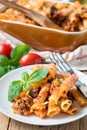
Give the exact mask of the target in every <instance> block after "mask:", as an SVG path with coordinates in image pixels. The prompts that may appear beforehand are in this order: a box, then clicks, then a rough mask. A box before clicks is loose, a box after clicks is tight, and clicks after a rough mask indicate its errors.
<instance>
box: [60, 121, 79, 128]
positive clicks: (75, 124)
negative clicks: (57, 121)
mask: <svg viewBox="0 0 87 130" xmlns="http://www.w3.org/2000/svg"><path fill="white" fill-rule="evenodd" d="M59 130H79V120H77V121H74V122H72V123H68V124H65V125H60V126H59Z"/></svg>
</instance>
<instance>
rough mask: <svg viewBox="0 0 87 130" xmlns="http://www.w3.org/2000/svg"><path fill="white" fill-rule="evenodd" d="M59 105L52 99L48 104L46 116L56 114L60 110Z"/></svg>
mask: <svg viewBox="0 0 87 130" xmlns="http://www.w3.org/2000/svg"><path fill="white" fill-rule="evenodd" d="M60 110H61V109H60V106H58V105H57V104H55V102H54V101H50V102H49V104H48V112H47V116H49V117H52V116H55V115H57V114H58V113H59V112H60Z"/></svg>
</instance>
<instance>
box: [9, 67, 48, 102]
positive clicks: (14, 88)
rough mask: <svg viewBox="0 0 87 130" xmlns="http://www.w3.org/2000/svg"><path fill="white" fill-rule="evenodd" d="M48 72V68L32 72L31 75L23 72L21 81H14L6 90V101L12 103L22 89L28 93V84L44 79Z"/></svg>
mask: <svg viewBox="0 0 87 130" xmlns="http://www.w3.org/2000/svg"><path fill="white" fill-rule="evenodd" d="M48 72H49V69H48V68H40V69H38V70H36V71H34V72H33V73H32V74H30V75H29V74H28V73H27V72H24V73H23V74H22V81H21V80H15V81H13V82H12V83H11V84H10V86H9V90H8V100H9V101H12V100H13V99H14V98H15V97H16V96H18V95H19V94H20V93H21V92H22V90H23V87H24V88H25V89H26V90H27V91H29V89H30V84H31V83H32V82H38V81H40V80H41V79H43V78H45V77H46V76H47V74H48Z"/></svg>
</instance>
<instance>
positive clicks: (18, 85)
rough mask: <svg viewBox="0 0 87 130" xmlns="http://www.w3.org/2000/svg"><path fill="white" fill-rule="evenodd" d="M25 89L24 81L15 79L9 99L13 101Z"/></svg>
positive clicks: (10, 89)
mask: <svg viewBox="0 0 87 130" xmlns="http://www.w3.org/2000/svg"><path fill="white" fill-rule="evenodd" d="M22 90H23V82H22V81H20V80H16V81H13V82H12V83H11V84H10V86H9V90H8V100H9V101H12V100H13V99H14V98H15V97H16V96H18V95H19V94H20V93H21V92H22Z"/></svg>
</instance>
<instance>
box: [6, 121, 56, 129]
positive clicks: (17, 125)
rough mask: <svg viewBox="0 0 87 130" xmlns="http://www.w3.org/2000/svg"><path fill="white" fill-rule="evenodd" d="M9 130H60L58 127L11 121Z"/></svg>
mask: <svg viewBox="0 0 87 130" xmlns="http://www.w3.org/2000/svg"><path fill="white" fill-rule="evenodd" d="M8 130H58V126H35V125H28V124H24V123H21V122H18V121H15V120H13V119H11V122H10V124H9V129H8Z"/></svg>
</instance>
